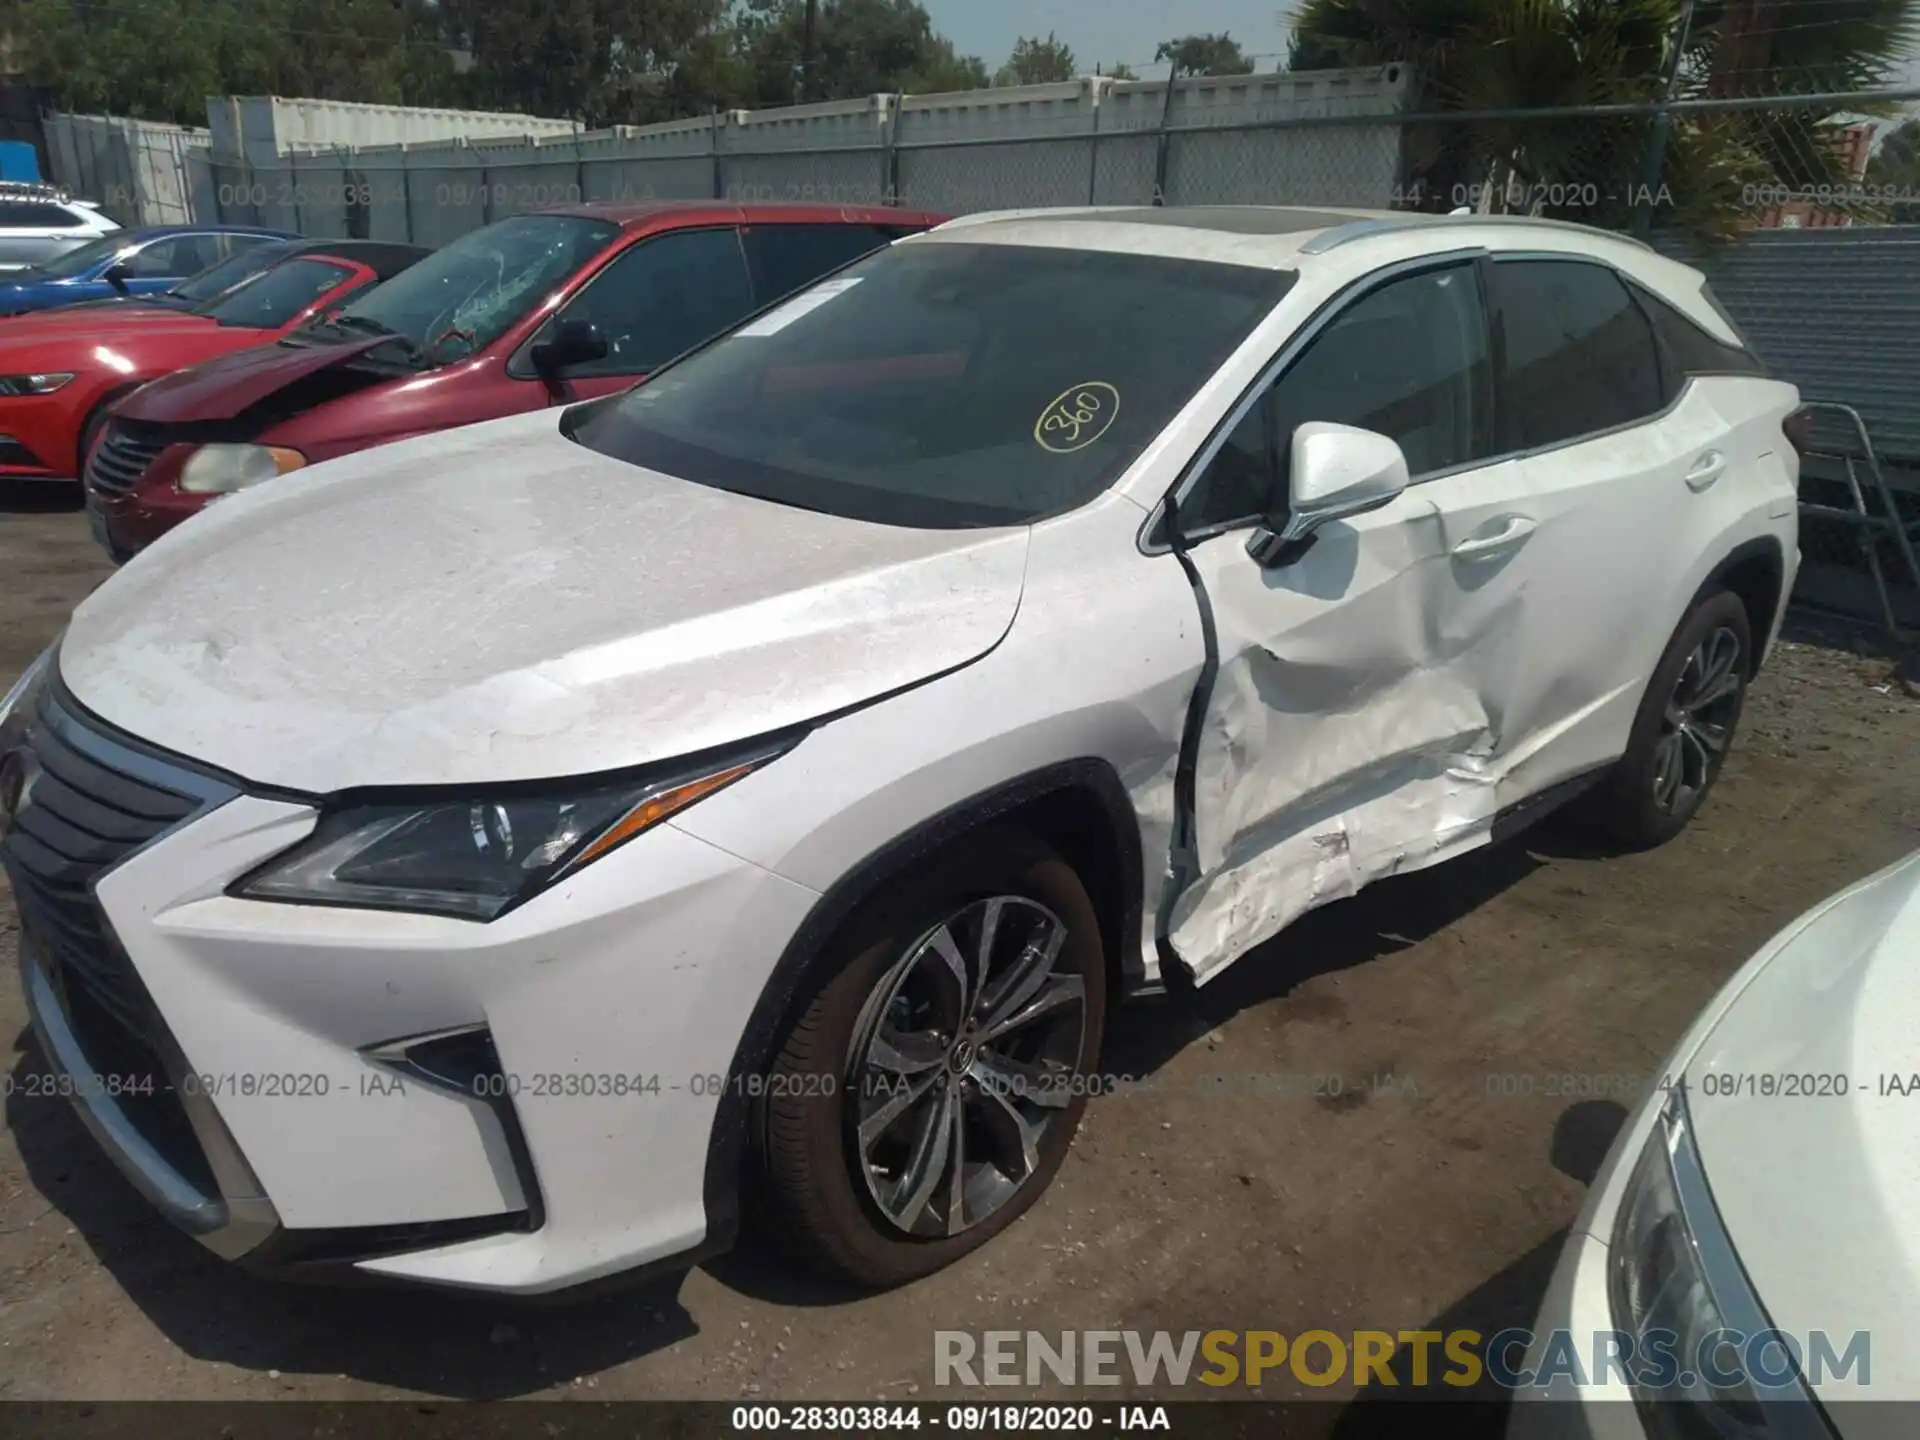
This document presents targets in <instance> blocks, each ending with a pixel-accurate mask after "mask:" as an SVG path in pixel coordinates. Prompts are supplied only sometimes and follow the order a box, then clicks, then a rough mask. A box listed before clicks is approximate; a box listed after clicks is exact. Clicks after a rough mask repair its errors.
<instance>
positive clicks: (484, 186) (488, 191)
mask: <svg viewBox="0 0 1920 1440" xmlns="http://www.w3.org/2000/svg"><path fill="white" fill-rule="evenodd" d="M480 223H481V224H482V225H491V224H492V223H493V182H492V181H491V180H489V179H488V178H487V162H486V161H485V160H482V161H481V162H480Z"/></svg>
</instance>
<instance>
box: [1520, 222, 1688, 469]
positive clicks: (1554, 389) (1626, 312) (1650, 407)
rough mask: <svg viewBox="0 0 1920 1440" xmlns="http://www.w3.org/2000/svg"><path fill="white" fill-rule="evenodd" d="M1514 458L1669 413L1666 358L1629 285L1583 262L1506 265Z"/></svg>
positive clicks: (1567, 261)
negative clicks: (1664, 379) (1663, 362)
mask: <svg viewBox="0 0 1920 1440" xmlns="http://www.w3.org/2000/svg"><path fill="white" fill-rule="evenodd" d="M1492 269H1493V297H1494V307H1495V310H1496V313H1497V314H1498V315H1499V317H1500V325H1501V330H1502V334H1503V336H1504V339H1505V344H1506V350H1505V363H1506V387H1505V389H1504V391H1503V392H1502V393H1503V396H1504V399H1505V416H1506V429H1507V435H1506V437H1505V438H1506V442H1507V448H1510V449H1516V450H1532V449H1536V448H1538V447H1539V446H1542V445H1555V444H1558V443H1560V442H1561V441H1564V440H1572V439H1574V438H1576V437H1578V436H1581V435H1592V434H1594V433H1596V432H1598V431H1601V430H1611V429H1613V428H1614V427H1616V426H1619V425H1630V424H1632V423H1633V422H1634V421H1636V420H1643V419H1645V418H1646V417H1647V416H1649V415H1653V414H1656V413H1657V412H1659V411H1660V410H1661V409H1663V408H1664V407H1665V405H1666V402H1667V397H1666V396H1665V395H1664V394H1663V393H1662V390H1663V387H1662V385H1661V382H1660V362H1659V354H1658V352H1657V351H1656V349H1655V348H1654V340H1653V330H1652V328H1651V327H1650V326H1649V325H1648V323H1647V319H1646V316H1645V315H1644V314H1642V313H1641V311H1640V308H1639V307H1638V306H1637V305H1635V304H1634V302H1633V297H1632V296H1631V295H1629V294H1628V293H1627V287H1626V286H1625V285H1624V284H1623V283H1622V282H1621V280H1620V278H1619V277H1618V276H1617V275H1615V274H1614V273H1613V271H1611V270H1609V269H1607V268H1606V267H1605V266H1602V265H1593V264H1589V263H1586V262H1584V261H1579V260H1501V261H1496V262H1495V264H1494V265H1493V267H1492Z"/></svg>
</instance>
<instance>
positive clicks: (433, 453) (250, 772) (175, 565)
mask: <svg viewBox="0 0 1920 1440" xmlns="http://www.w3.org/2000/svg"><path fill="white" fill-rule="evenodd" d="M559 414H560V412H559V411H557V410H547V411H542V412H537V413H535V414H532V415H525V416H516V417H512V418H509V419H506V420H499V421H492V422H489V423H487V424H484V425H475V426H469V427H467V428H465V429H461V430H456V431H450V432H445V433H442V434H438V435H429V436H423V437H421V438H419V439H417V440H410V441H405V442H402V443H400V444H397V445H389V446H385V447H380V448H376V449H372V450H367V451H362V452H360V453H359V454H356V455H351V456H348V457H346V458H344V459H341V460H337V461H333V462H331V463H329V464H326V465H321V466H316V467H315V468H314V469H312V470H310V471H306V472H301V473H298V474H295V475H292V476H288V477H285V478H282V479H280V480H275V481H270V482H268V483H266V484H264V485H262V486H260V487H259V488H258V489H256V490H253V491H251V492H247V493H243V494H241V495H237V496H234V497H231V498H229V499H225V500H222V501H220V502H219V503H218V504H216V505H214V506H213V507H212V508H211V509H209V510H208V511H207V512H206V513H205V514H204V515H201V516H199V517H198V518H196V519H194V520H193V521H191V522H189V523H188V524H186V525H184V526H182V527H180V528H179V529H178V530H176V531H174V532H173V533H172V534H170V535H168V536H167V537H166V538H165V539H164V540H162V541H161V542H159V543H158V544H156V545H154V546H152V547H151V548H149V549H148V550H146V551H145V552H143V553H142V554H141V555H139V556H138V557H136V558H135V559H134V560H133V561H132V562H131V563H130V564H128V565H127V566H126V567H125V568H124V569H122V570H121V571H120V572H119V573H118V574H117V575H115V576H114V577H113V578H111V579H110V580H108V581H107V582H106V583H105V584H104V585H102V586H101V587H100V588H99V589H98V590H96V591H94V593H93V594H92V595H91V596H89V597H88V598H87V600H86V601H85V602H84V603H83V604H82V605H81V606H80V607H79V609H78V610H76V611H75V612H74V615H73V621H72V624H71V627H70V628H69V630H68V632H67V636H66V639H65V641H64V642H63V644H62V646H61V651H60V673H61V677H62V679H63V680H64V681H65V683H66V684H67V686H68V688H69V689H70V690H71V691H72V692H73V694H74V696H75V697H76V698H77V699H78V700H79V701H80V702H81V703H82V704H83V705H85V706H86V707H87V708H88V709H90V710H92V711H93V712H95V713H96V714H98V715H99V716H100V717H102V718H103V719H105V720H107V721H109V722H110V723H112V724H114V725H117V726H119V727H121V728H122V729H124V730H127V731H129V732H131V733H132V734H134V735H136V736H138V737H140V738H142V739H144V740H147V741H149V742H151V743H153V744H155V745H159V746H162V747H164V748H167V749H170V750H173V751H176V752H178V753H181V754H184V755H187V756H191V757H193V758H196V759H199V760H202V761H204V762H207V763H209V764H212V765H216V766H219V767H221V768H223V769H226V770H229V771H232V772H234V773H236V774H238V775H240V776H242V777H244V778H246V779H248V780H251V781H254V782H256V783H261V784H271V785H276V786H284V787H288V788H291V789H296V790H302V791H308V792H322V793H324V792H328V791H333V790H339V789H344V788H348V787H353V786H366V785H445V784H470V783H487V782H495V781H507V780H523V779H536V778H546V777H553V776H560V775H580V774H587V773H591V772H595V771H601V770H611V769H617V768H620V767H623V766H629V765H638V764H642V763H646V762H649V761H653V760H660V759H666V758H670V757H674V756H678V755H683V754H687V753H690V752H693V751H697V750H703V749H706V748H708V747H710V746H714V745H721V744H726V743H729V742H732V741H735V740H740V739H745V738H748V737H751V736H754V735H759V734H765V733H768V732H771V731H775V730H779V729H782V728H785V727H787V726H790V725H794V724H798V723H802V722H805V721H807V720H811V719H816V718H818V717H820V716H822V715H826V714H830V713H832V712H834V711H837V710H839V709H842V708H844V707H846V706H849V705H853V704H857V703H860V702H861V701H865V700H870V699H874V698H876V697H878V696H881V695H885V694H887V693H889V692H891V691H893V690H897V689H899V688H901V687H903V686H906V685H910V684H913V683H915V682H916V681H920V680H923V679H926V678H929V677H931V676H934V675H937V674H940V673H942V672H944V671H947V670H950V669H953V668H955V667H957V666H960V665H964V664H966V663H968V662H969V661H971V660H974V659H976V658H978V657H979V656H980V655H983V654H985V653H986V652H987V651H988V650H990V649H992V648H993V646H994V645H995V644H997V643H998V642H999V640H1000V638H1001V637H1002V636H1003V635H1004V634H1005V633H1006V630H1007V627H1008V626H1009V625H1010V624H1011V623H1012V621H1013V616H1014V612H1015V610H1016V609H1017V608H1018V605H1019V600H1020V592H1021V584H1022V579H1023V576H1024V572H1025V562H1026V550H1027V532H1026V530H1025V529H1024V528H1019V529H1012V530H992V531H982V530H958V531H928V530H909V529H901V528H896V527H891V526H883V525H873V524H868V523H865V522H862V521H855V520H847V519H842V518H839V517H835V516H829V515H820V514H814V513H811V512H808V511H804V510H795V509H790V508H787V507H784V506H780V505H775V504H772V503H769V502H766V501H761V500H755V499H750V498H748V497H745V496H739V495H732V494H729V493H727V492H724V491H720V490H714V489H710V488H708V487H705V486H702V485H697V484H692V483H689V482H686V481H681V480H675V479H672V478H670V477H667V476H664V475H660V474H657V473H655V472H653V471H649V470H645V469H641V468H639V467H636V466H632V465H627V464H623V463H621V462H620V461H617V460H613V459H610V458H608V457H606V456H603V455H600V454H597V453H596V452H594V451H591V450H588V449H586V448H584V447H582V446H578V445H575V444H574V443H573V442H572V441H570V440H568V439H566V438H565V437H564V436H562V435H561V434H560V433H559V431H558V428H557V427H558V420H559Z"/></svg>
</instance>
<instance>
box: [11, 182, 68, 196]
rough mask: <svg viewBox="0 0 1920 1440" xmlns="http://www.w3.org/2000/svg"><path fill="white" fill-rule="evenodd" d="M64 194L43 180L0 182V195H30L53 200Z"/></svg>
mask: <svg viewBox="0 0 1920 1440" xmlns="http://www.w3.org/2000/svg"><path fill="white" fill-rule="evenodd" d="M65 193H66V192H65V191H64V190H62V189H61V188H60V187H59V186H58V185H54V184H51V183H50V182H48V181H45V180H0V195H32V196H35V197H41V196H44V197H46V198H48V199H53V198H56V197H59V196H63V195H64V194H65Z"/></svg>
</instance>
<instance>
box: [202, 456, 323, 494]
mask: <svg viewBox="0 0 1920 1440" xmlns="http://www.w3.org/2000/svg"><path fill="white" fill-rule="evenodd" d="M306 463H307V457H306V456H304V455H302V454H301V453H300V452H299V451H298V450H289V449H287V448H286V447H284V446H281V445H202V446H201V447H200V448H199V449H198V450H196V451H194V452H193V454H192V455H190V456H188V457H187V463H186V465H185V466H183V467H182V468H181V471H180V482H179V483H180V488H181V489H182V490H185V491H186V492H187V493H188V494H189V495H227V494H231V493H232V492H233V491H235V490H244V489H246V488H247V487H248V486H249V485H258V484H259V483H260V482H261V481H262V480H271V479H273V477H274V476H276V475H284V474H286V473H287V472H288V471H289V470H298V469H299V468H300V467H301V466H302V465H305V464H306Z"/></svg>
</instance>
